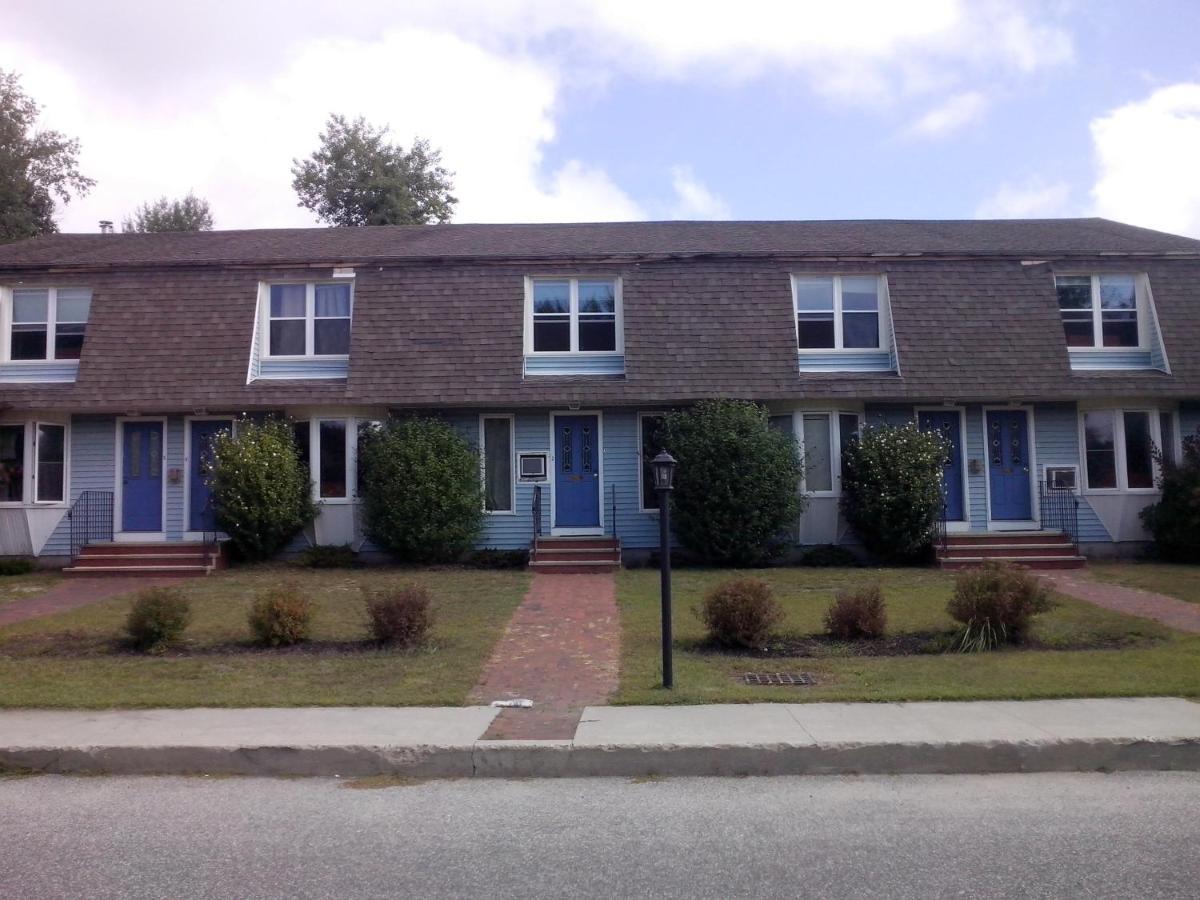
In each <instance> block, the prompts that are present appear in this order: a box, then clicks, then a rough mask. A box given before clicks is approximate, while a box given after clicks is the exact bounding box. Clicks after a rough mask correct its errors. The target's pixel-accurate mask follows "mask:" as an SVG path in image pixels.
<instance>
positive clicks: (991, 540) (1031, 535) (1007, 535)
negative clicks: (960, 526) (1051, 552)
mask: <svg viewBox="0 0 1200 900" xmlns="http://www.w3.org/2000/svg"><path fill="white" fill-rule="evenodd" d="M1070 543H1071V538H1070V537H1069V536H1068V535H1066V534H1063V533H1062V532H1061V531H985V532H979V533H978V534H970V533H968V534H948V535H946V544H947V545H948V546H951V547H953V546H955V545H958V546H963V547H970V546H975V545H977V544H1006V545H1013V544H1066V545H1068V546H1069V545H1070Z"/></svg>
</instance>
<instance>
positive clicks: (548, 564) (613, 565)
mask: <svg viewBox="0 0 1200 900" xmlns="http://www.w3.org/2000/svg"><path fill="white" fill-rule="evenodd" d="M620 566H621V563H620V562H619V561H618V560H615V559H611V560H605V561H603V562H601V561H598V560H593V561H590V562H579V561H577V560H553V561H547V560H534V561H532V562H531V563H530V564H529V568H531V569H533V570H535V571H538V572H545V573H546V574H547V575H600V574H603V573H605V572H615V571H616V570H617V569H619V568H620Z"/></svg>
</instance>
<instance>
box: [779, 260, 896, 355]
mask: <svg viewBox="0 0 1200 900" xmlns="http://www.w3.org/2000/svg"><path fill="white" fill-rule="evenodd" d="M792 291H793V296H794V297H795V306H796V340H797V343H798V345H799V348H800V349H801V350H802V351H803V350H879V349H881V348H882V341H881V329H880V308H881V299H880V298H881V294H882V289H881V279H879V278H878V277H876V276H874V275H795V276H793V277H792Z"/></svg>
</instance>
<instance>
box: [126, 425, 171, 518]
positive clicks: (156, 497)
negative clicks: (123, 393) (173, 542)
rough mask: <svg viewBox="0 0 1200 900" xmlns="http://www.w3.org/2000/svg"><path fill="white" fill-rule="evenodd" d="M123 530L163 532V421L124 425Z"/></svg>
mask: <svg viewBox="0 0 1200 900" xmlns="http://www.w3.org/2000/svg"><path fill="white" fill-rule="evenodd" d="M122 432H123V434H122V438H121V440H122V442H123V443H122V449H121V468H122V470H123V471H122V473H121V530H122V531H162V530H163V527H162V498H163V471H162V447H163V426H162V422H126V423H124V425H123V426H122Z"/></svg>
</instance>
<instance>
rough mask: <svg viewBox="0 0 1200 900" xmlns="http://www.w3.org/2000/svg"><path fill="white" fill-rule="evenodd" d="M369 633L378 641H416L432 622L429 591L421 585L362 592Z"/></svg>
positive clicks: (411, 643) (395, 644)
mask: <svg viewBox="0 0 1200 900" xmlns="http://www.w3.org/2000/svg"><path fill="white" fill-rule="evenodd" d="M365 600H366V604H367V618H368V619H369V620H370V623H371V634H372V635H374V637H375V640H377V641H379V643H381V644H389V645H391V646H393V647H412V646H414V645H416V644H420V643H421V642H423V641H424V640H425V638H426V636H427V635H428V634H429V628H430V626H431V625H432V624H433V604H432V601H431V600H430V597H429V591H428V590H426V589H425V588H424V587H422V586H421V585H409V586H407V587H402V588H398V589H393V590H383V591H368V592H366V597H365Z"/></svg>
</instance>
